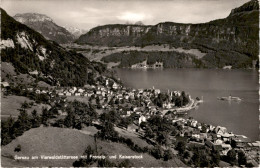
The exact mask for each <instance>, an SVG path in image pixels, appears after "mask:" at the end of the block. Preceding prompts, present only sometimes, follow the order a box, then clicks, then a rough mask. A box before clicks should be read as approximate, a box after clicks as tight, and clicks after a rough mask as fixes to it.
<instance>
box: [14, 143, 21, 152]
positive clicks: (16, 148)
mask: <svg viewBox="0 0 260 168" xmlns="http://www.w3.org/2000/svg"><path fill="white" fill-rule="evenodd" d="M21 150H22V147H21V145H20V144H18V145H17V146H16V147H15V148H14V151H15V152H20V151H21Z"/></svg>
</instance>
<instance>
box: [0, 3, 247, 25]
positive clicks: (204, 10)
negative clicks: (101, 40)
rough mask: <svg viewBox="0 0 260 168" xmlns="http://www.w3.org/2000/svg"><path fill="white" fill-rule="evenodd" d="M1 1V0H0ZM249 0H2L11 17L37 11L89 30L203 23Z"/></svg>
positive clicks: (221, 15) (217, 17)
mask: <svg viewBox="0 0 260 168" xmlns="http://www.w3.org/2000/svg"><path fill="white" fill-rule="evenodd" d="M0 1H1V0H0ZM247 1H249V0H228V1H227V0H164V1H163V0H141V1H140V0H131V1H128V0H63V1H61V0H53V1H51V0H2V4H1V5H2V7H3V9H5V10H6V11H7V13H9V14H10V15H11V16H13V15H15V14H17V13H28V12H37V13H42V14H46V15H48V16H50V17H51V18H52V19H53V20H54V21H55V22H56V23H57V24H58V25H61V26H63V25H69V26H77V27H79V28H82V29H90V28H93V27H94V26H97V25H104V24H124V23H126V22H132V23H134V22H137V21H142V22H143V23H144V24H149V25H155V24H157V23H159V22H165V21H171V22H178V23H203V22H208V21H211V20H214V19H219V18H224V17H226V16H228V14H229V13H230V11H231V10H232V9H234V8H236V7H238V6H241V5H242V4H244V3H245V2H247Z"/></svg>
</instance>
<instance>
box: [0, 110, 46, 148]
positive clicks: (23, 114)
mask: <svg viewBox="0 0 260 168" xmlns="http://www.w3.org/2000/svg"><path fill="white" fill-rule="evenodd" d="M48 112H49V111H48V110H47V109H46V108H44V109H43V110H42V115H41V116H40V115H38V113H37V111H36V110H33V111H32V113H31V115H29V114H28V113H27V111H26V110H25V109H20V114H19V116H18V119H17V120H16V121H15V120H14V118H12V117H11V116H10V117H9V118H8V119H7V120H6V121H2V122H1V128H2V129H1V138H2V141H1V145H6V144H8V143H10V142H11V141H12V140H13V139H15V138H16V137H18V136H21V135H22V134H23V133H24V132H25V131H27V130H29V129H31V128H36V127H39V126H40V125H41V124H46V119H47V118H49V117H50V115H49V114H48Z"/></svg>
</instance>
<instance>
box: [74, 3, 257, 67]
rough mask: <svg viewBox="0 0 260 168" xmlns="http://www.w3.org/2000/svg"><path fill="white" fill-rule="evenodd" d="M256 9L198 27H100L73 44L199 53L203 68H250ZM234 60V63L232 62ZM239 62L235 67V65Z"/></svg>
mask: <svg viewBox="0 0 260 168" xmlns="http://www.w3.org/2000/svg"><path fill="white" fill-rule="evenodd" d="M258 24H259V5H258V1H257V0H251V1H250V2H248V3H246V4H244V5H242V6H241V7H239V8H236V9H233V10H232V12H231V13H230V15H229V16H227V17H226V18H224V19H219V20H214V21H211V22H208V23H201V24H182V23H174V22H164V23H159V24H157V25H153V26H138V25H119V24H117V25H104V26H99V27H95V28H93V29H91V30H90V31H89V32H88V33H86V34H85V35H82V36H80V38H79V39H78V40H77V41H76V42H77V43H78V44H90V45H100V46H112V47H115V46H141V47H144V46H147V45H153V44H155V45H156V44H170V45H171V46H172V47H175V48H178V47H183V48H186V49H199V50H200V51H202V52H205V53H207V54H206V56H205V57H204V58H203V62H204V63H205V64H206V65H207V67H209V68H210V67H223V66H225V65H231V66H234V67H236V68H250V67H252V66H253V65H252V61H253V60H258V48H259V41H258V37H259V29H258ZM234 58H235V61H232V60H233V59H234ZM237 60H239V64H238V63H236V61H237Z"/></svg>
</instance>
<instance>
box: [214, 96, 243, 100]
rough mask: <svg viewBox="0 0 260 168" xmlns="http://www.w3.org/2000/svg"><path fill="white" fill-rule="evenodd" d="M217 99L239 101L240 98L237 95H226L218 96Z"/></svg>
mask: <svg viewBox="0 0 260 168" xmlns="http://www.w3.org/2000/svg"><path fill="white" fill-rule="evenodd" d="M218 99H219V100H225V101H241V100H242V99H241V98H239V97H232V96H231V95H230V96H228V97H218Z"/></svg>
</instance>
